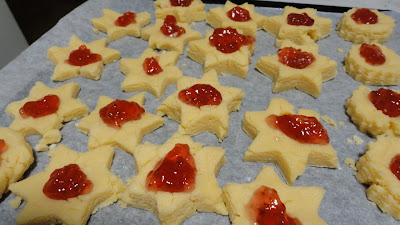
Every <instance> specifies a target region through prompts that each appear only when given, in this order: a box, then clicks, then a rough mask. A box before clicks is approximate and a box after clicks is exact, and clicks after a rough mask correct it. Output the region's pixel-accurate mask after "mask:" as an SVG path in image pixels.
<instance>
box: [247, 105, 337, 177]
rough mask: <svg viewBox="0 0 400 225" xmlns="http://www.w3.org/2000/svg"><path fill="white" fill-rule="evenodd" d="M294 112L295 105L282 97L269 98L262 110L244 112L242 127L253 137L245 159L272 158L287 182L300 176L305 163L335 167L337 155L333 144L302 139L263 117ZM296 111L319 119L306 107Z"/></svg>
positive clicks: (270, 159) (270, 160) (264, 159)
mask: <svg viewBox="0 0 400 225" xmlns="http://www.w3.org/2000/svg"><path fill="white" fill-rule="evenodd" d="M272 114H274V115H278V116H280V115H285V114H294V106H293V105H292V104H290V103H289V102H287V101H286V100H284V99H281V98H273V99H271V103H270V105H269V106H268V108H267V109H266V110H265V111H256V112H246V113H245V115H244V120H243V130H244V131H245V132H246V133H247V134H248V135H249V136H250V137H251V138H253V139H254V141H253V143H252V144H251V145H250V146H249V148H248V149H247V151H246V153H245V155H244V158H243V159H244V161H255V162H274V163H276V164H277V166H278V167H279V169H280V170H281V171H282V174H283V176H284V177H285V178H286V180H287V182H288V183H289V184H293V182H294V181H295V180H296V179H297V177H298V176H300V175H301V174H302V173H303V172H304V171H305V169H306V165H310V166H317V167H329V168H337V167H338V158H337V155H336V151H335V150H334V149H333V147H332V145H330V144H329V143H328V144H309V143H301V142H299V141H297V140H294V139H292V138H290V137H289V136H287V135H286V134H284V133H283V132H282V131H281V130H279V129H275V128H273V127H271V126H270V125H269V124H268V123H267V121H266V118H267V117H268V116H270V115H272ZM297 115H304V116H312V117H315V118H317V119H318V120H319V117H320V116H319V114H318V113H317V112H315V111H313V110H309V109H298V110H297Z"/></svg>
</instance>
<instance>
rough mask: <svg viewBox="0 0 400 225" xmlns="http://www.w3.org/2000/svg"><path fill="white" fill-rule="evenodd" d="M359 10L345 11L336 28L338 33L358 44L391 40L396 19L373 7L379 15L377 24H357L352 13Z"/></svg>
mask: <svg viewBox="0 0 400 225" xmlns="http://www.w3.org/2000/svg"><path fill="white" fill-rule="evenodd" d="M356 11H357V8H352V9H350V10H349V11H347V12H345V13H343V16H342V19H341V20H340V21H339V23H338V25H337V27H336V30H337V32H338V35H339V36H340V37H342V38H344V39H345V40H346V41H351V42H353V43H356V44H362V43H372V42H379V43H383V42H386V41H388V40H389V38H390V36H391V35H392V33H393V29H394V27H395V23H394V19H393V18H392V17H390V16H388V15H385V14H383V13H381V12H379V11H378V10H375V9H371V11H372V12H374V13H375V14H376V15H377V16H378V23H376V24H357V23H356V22H355V21H354V20H353V19H352V18H351V15H352V14H353V13H355V12H356Z"/></svg>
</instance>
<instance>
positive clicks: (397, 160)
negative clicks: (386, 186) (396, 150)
mask: <svg viewBox="0 0 400 225" xmlns="http://www.w3.org/2000/svg"><path fill="white" fill-rule="evenodd" d="M389 168H390V171H392V173H393V175H395V176H396V177H397V179H398V180H400V154H397V155H395V156H394V157H393V158H392V161H391V162H390V166H389Z"/></svg>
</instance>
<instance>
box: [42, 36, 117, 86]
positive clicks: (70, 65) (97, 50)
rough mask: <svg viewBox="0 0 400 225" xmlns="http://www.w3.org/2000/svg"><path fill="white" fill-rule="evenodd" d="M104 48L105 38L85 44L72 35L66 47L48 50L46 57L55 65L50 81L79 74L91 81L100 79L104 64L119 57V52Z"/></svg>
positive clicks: (66, 78)
mask: <svg viewBox="0 0 400 225" xmlns="http://www.w3.org/2000/svg"><path fill="white" fill-rule="evenodd" d="M106 46H107V39H106V38H101V39H99V40H96V41H93V42H91V43H85V42H83V41H81V40H79V38H78V37H77V36H75V35H72V37H71V39H70V41H69V45H68V47H57V46H53V47H51V48H49V50H48V51H47V57H48V58H49V59H50V61H51V62H52V63H53V64H54V65H56V68H55V69H54V73H53V76H52V77H51V79H52V80H54V81H64V80H68V79H71V78H75V77H78V76H79V74H80V75H81V76H82V77H86V78H89V79H92V80H98V79H100V76H101V73H102V72H103V67H104V64H109V63H112V62H115V61H117V60H118V59H119V58H120V57H121V53H120V52H119V51H117V50H115V49H111V48H107V47H106Z"/></svg>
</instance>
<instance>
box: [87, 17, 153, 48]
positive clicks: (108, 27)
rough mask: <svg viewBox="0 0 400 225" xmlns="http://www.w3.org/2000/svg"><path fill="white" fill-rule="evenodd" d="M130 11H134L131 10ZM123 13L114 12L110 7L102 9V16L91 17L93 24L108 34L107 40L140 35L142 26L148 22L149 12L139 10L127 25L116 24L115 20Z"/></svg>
mask: <svg viewBox="0 0 400 225" xmlns="http://www.w3.org/2000/svg"><path fill="white" fill-rule="evenodd" d="M131 13H134V12H132V11H131ZM122 16H123V14H121V13H118V12H115V11H113V10H111V9H103V16H102V17H99V18H93V19H92V24H93V26H94V27H95V28H96V29H98V30H100V31H102V32H104V33H107V35H108V41H115V40H118V39H121V38H123V37H126V36H133V37H140V30H141V29H142V27H144V26H146V25H147V24H149V23H150V13H148V12H141V13H137V14H135V17H134V18H135V19H134V21H135V22H132V23H130V24H129V25H127V26H118V25H116V24H115V21H116V20H118V18H120V17H122Z"/></svg>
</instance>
